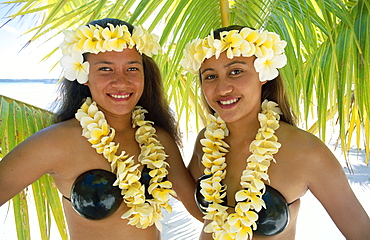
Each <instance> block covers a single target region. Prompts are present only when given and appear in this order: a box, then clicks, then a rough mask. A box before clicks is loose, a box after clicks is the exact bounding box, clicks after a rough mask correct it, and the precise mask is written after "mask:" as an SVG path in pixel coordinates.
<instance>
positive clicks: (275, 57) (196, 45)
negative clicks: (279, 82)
mask: <svg viewBox="0 0 370 240" xmlns="http://www.w3.org/2000/svg"><path fill="white" fill-rule="evenodd" d="M285 46H286V42H285V41H283V40H281V39H280V37H279V35H277V34H276V33H272V32H268V31H258V30H253V29H250V28H247V27H245V28H242V29H241V30H240V31H237V30H230V31H224V32H221V33H220V39H214V36H213V32H211V34H209V35H208V36H207V37H205V38H204V39H195V40H193V41H191V42H189V43H188V44H187V45H186V46H185V49H184V58H183V59H182V61H181V65H182V66H183V68H184V69H185V70H186V71H190V72H192V73H195V74H196V73H197V72H198V71H199V69H200V67H201V64H202V63H203V61H204V60H205V59H209V58H211V57H212V56H215V57H216V59H217V58H219V56H220V54H221V53H222V52H224V51H226V56H227V57H228V58H229V59H231V58H234V57H239V56H243V57H250V56H253V55H255V56H256V60H255V65H254V66H255V70H256V71H257V72H258V73H259V77H260V81H262V82H263V81H267V80H272V79H274V78H275V77H276V76H277V75H278V71H277V68H282V67H283V66H285V65H286V62H287V60H286V56H285V54H284V48H285ZM257 60H258V61H257Z"/></svg>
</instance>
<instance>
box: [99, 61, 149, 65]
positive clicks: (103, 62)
mask: <svg viewBox="0 0 370 240" xmlns="http://www.w3.org/2000/svg"><path fill="white" fill-rule="evenodd" d="M98 64H114V63H113V62H109V61H99V62H96V63H94V65H98ZM125 64H140V65H143V63H142V62H139V61H129V62H126V63H125Z"/></svg>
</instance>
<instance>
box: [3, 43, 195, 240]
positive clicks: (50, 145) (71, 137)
mask: <svg viewBox="0 0 370 240" xmlns="http://www.w3.org/2000/svg"><path fill="white" fill-rule="evenodd" d="M87 60H88V61H89V63H90V73H89V81H88V83H87V85H88V86H89V88H90V90H91V93H92V97H93V99H94V100H95V101H96V102H97V103H98V106H99V109H100V110H101V111H103V112H104V114H105V117H106V119H107V121H108V123H109V124H110V126H111V127H113V128H115V129H116V136H115V139H114V141H115V142H116V143H121V144H120V148H119V152H121V151H122V150H124V151H125V152H126V153H127V154H129V155H130V156H132V155H134V156H135V161H136V162H137V156H138V155H139V153H140V149H139V146H138V143H137V142H136V140H135V138H134V134H135V129H133V128H132V127H131V110H132V109H133V108H134V106H135V105H136V103H137V101H138V100H139V98H140V96H141V94H142V91H143V87H144V74H143V71H144V69H143V65H142V57H141V55H140V54H139V53H138V52H137V51H136V50H135V49H125V50H123V51H122V52H104V53H98V54H89V55H88V56H87ZM117 95H120V96H128V97H125V98H117ZM156 130H157V135H158V139H159V140H160V142H161V143H162V145H163V146H164V147H165V152H166V153H167V154H168V155H169V157H168V158H167V161H168V163H169V164H170V166H171V167H170V169H169V171H170V173H169V175H168V179H169V180H170V181H171V182H172V183H173V189H174V190H175V191H176V190H177V191H176V192H177V193H178V198H179V200H181V201H183V202H184V204H185V206H186V207H187V209H188V210H189V211H190V212H191V213H195V214H199V211H198V209H197V207H196V205H195V202H194V200H193V189H194V181H193V180H192V178H191V176H190V175H189V174H188V171H187V170H186V167H185V166H184V164H183V162H182V158H181V155H180V152H179V150H178V147H177V145H176V144H175V142H174V141H173V139H172V138H171V137H170V136H169V134H167V132H165V131H164V130H163V129H161V128H158V127H156ZM81 132H82V129H81V126H80V125H79V122H78V121H77V120H76V119H71V120H68V121H65V122H61V123H58V124H54V125H52V126H50V127H48V128H46V129H44V130H42V131H40V132H38V133H36V134H34V135H33V136H31V137H30V138H28V139H26V140H25V141H24V142H23V143H21V144H20V145H18V146H17V147H16V148H15V149H14V150H13V151H11V152H10V153H9V154H8V155H6V156H5V157H4V159H3V160H2V161H0V192H1V194H0V205H2V204H4V203H5V202H6V201H8V200H9V199H10V198H12V197H13V196H14V195H16V194H17V193H18V192H20V191H21V190H22V189H23V188H25V187H27V186H28V185H29V184H31V183H32V182H34V181H36V180H37V179H38V178H40V177H41V176H42V175H43V174H45V173H49V174H51V176H52V177H53V178H54V180H55V183H56V186H57V188H58V189H59V191H60V192H61V194H63V195H64V196H66V197H70V190H71V187H72V184H73V182H74V180H75V179H76V178H77V177H78V176H79V175H80V174H82V173H83V172H85V171H87V170H91V169H105V170H109V171H110V170H111V169H110V164H109V163H108V161H107V160H106V159H105V158H104V157H103V156H102V155H100V154H97V153H96V151H95V149H93V148H92V147H91V144H90V143H89V142H88V141H87V139H86V138H84V137H83V136H81ZM123 143H124V144H123ZM140 168H141V169H142V166H141V167H140ZM30 169H32V170H31V171H30ZM19 176H22V177H19ZM180 190H181V191H180ZM62 203H63V207H64V212H65V216H66V220H67V224H68V229H69V234H70V237H71V239H72V240H73V239H78V240H84V239H88V240H92V239H99V240H101V239H125V240H140V239H142V240H160V239H161V237H160V232H159V231H158V230H157V229H156V227H155V226H154V225H153V226H151V227H148V228H147V229H144V230H143V229H138V228H136V227H135V226H130V225H128V224H127V223H128V221H127V220H124V219H121V217H120V216H121V215H122V214H123V213H125V212H126V211H127V210H128V208H127V206H126V205H125V204H124V203H122V204H121V206H120V207H119V209H118V210H117V211H116V212H115V213H114V214H112V215H111V216H109V217H107V218H105V219H102V220H98V221H93V220H88V219H85V218H83V217H81V216H80V215H78V214H77V213H76V212H75V211H74V210H73V208H72V206H71V203H70V202H69V201H67V200H65V199H63V200H62Z"/></svg>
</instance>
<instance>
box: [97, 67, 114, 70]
mask: <svg viewBox="0 0 370 240" xmlns="http://www.w3.org/2000/svg"><path fill="white" fill-rule="evenodd" d="M110 70H111V69H110V68H109V67H101V68H99V71H110Z"/></svg>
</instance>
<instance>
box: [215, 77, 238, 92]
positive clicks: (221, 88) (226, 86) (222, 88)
mask: <svg viewBox="0 0 370 240" xmlns="http://www.w3.org/2000/svg"><path fill="white" fill-rule="evenodd" d="M233 89H234V86H233V85H232V84H231V82H230V81H229V79H227V78H223V77H219V79H218V81H217V85H216V92H217V94H219V95H220V96H225V95H227V94H229V93H231V92H232V91H233Z"/></svg>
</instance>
